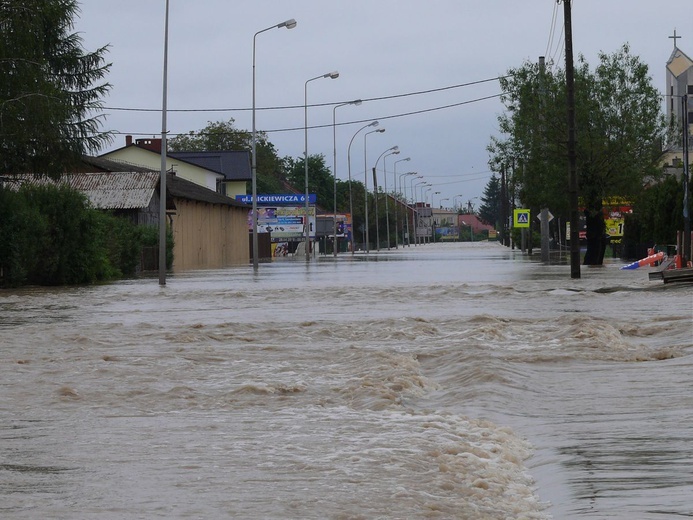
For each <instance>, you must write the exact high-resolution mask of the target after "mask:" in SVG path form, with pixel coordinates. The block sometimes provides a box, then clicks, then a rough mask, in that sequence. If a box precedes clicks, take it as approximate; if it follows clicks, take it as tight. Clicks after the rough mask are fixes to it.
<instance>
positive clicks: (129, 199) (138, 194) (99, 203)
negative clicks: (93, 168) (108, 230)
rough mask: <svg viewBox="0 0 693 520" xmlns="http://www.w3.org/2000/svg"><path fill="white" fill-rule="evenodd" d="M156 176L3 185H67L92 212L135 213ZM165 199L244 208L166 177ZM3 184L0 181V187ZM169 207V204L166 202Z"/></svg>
mask: <svg viewBox="0 0 693 520" xmlns="http://www.w3.org/2000/svg"><path fill="white" fill-rule="evenodd" d="M159 175H160V173H159V172H156V171H139V172H127V171H123V172H95V173H69V174H65V175H63V176H62V177H61V178H60V179H58V180H53V179H50V178H49V177H46V176H40V175H32V174H26V175H13V176H11V179H10V178H8V179H9V181H6V185H7V186H8V187H9V188H10V189H17V188H19V186H20V185H21V184H22V183H29V184H33V185H48V184H53V185H57V184H68V185H69V186H70V187H72V188H73V189H75V190H77V191H79V192H82V193H84V194H85V195H86V196H87V197H88V198H89V201H90V202H91V203H92V205H93V206H94V207H95V208H98V209H138V208H146V207H147V206H149V203H150V202H151V200H152V197H153V196H154V193H155V190H157V188H158V186H159ZM166 179H167V182H166V188H167V190H166V191H167V196H168V197H167V198H169V199H170V197H179V198H184V199H189V200H196V201H199V202H206V203H209V204H223V205H225V206H235V207H242V208H247V207H249V206H247V205H246V204H243V203H241V202H237V201H236V200H234V199H232V198H230V197H227V196H226V195H222V194H220V193H217V192H215V191H212V190H210V189H207V188H205V187H204V186H199V185H197V184H195V183H194V182H190V181H188V180H185V179H181V178H179V177H176V176H175V175H173V174H171V173H169V174H167V175H166ZM2 182H3V180H2V179H0V183H2ZM169 204H170V201H169Z"/></svg>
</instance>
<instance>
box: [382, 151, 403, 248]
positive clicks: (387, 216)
mask: <svg viewBox="0 0 693 520" xmlns="http://www.w3.org/2000/svg"><path fill="white" fill-rule="evenodd" d="M396 154H399V150H395V151H394V152H392V153H388V154H385V156H384V157H383V179H384V182H385V230H386V231H387V249H388V250H389V249H390V208H389V205H388V203H387V199H388V198H389V197H388V195H387V167H386V166H385V164H386V163H385V159H387V157H388V156H390V155H396Z"/></svg>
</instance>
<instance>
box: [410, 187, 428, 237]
mask: <svg viewBox="0 0 693 520" xmlns="http://www.w3.org/2000/svg"><path fill="white" fill-rule="evenodd" d="M421 185H424V186H426V185H428V183H427V182H426V181H421V182H417V183H416V184H414V182H413V181H412V198H413V199H414V247H416V245H417V244H418V243H419V233H418V231H419V209H418V206H417V202H416V201H417V200H418V197H417V194H416V188H418V187H419V186H421Z"/></svg>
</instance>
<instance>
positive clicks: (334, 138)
mask: <svg viewBox="0 0 693 520" xmlns="http://www.w3.org/2000/svg"><path fill="white" fill-rule="evenodd" d="M360 104H361V100H360V99H355V100H354V101H347V102H346V103H340V104H338V105H335V106H334V108H333V109H332V175H333V177H334V200H333V203H332V207H333V209H334V218H333V221H334V229H333V236H334V242H333V243H332V249H334V251H333V253H334V257H335V258H337V245H338V244H339V241H338V239H337V109H338V108H339V107H344V106H347V105H360ZM349 187H350V188H351V182H350V183H349ZM350 202H351V199H350Z"/></svg>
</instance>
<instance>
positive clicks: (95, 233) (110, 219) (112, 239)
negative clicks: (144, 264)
mask: <svg viewBox="0 0 693 520" xmlns="http://www.w3.org/2000/svg"><path fill="white" fill-rule="evenodd" d="M169 236H170V238H169V240H168V241H167V242H169V244H170V247H169V248H168V251H167V260H169V258H168V257H169V256H170V262H167V263H168V265H171V263H172V260H173V256H172V250H173V245H172V242H173V238H172V235H171V233H170V231H169ZM152 240H153V243H154V245H156V243H157V242H158V230H157V229H156V228H151V227H140V226H136V225H135V224H133V223H132V222H130V221H129V220H127V219H125V218H119V217H116V216H114V215H112V214H110V213H105V212H102V211H99V210H96V209H94V208H92V207H91V206H90V204H89V202H88V200H87V198H86V197H85V196H84V195H83V194H81V193H79V192H77V191H75V190H72V189H71V188H69V187H67V186H59V187H55V186H23V187H22V188H20V190H19V191H12V190H8V189H3V188H0V276H1V277H2V283H3V284H4V285H6V286H18V285H22V284H36V285H72V284H84V283H93V282H97V281H104V280H111V279H114V278H119V277H123V276H133V275H135V274H136V273H137V270H138V269H139V265H140V260H141V253H142V247H143V245H145V244H149V243H151V242H152Z"/></svg>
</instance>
